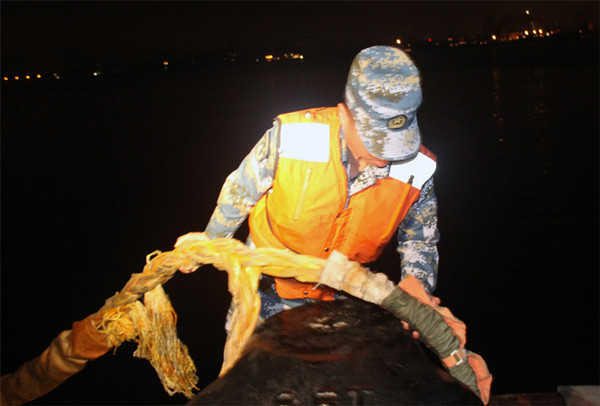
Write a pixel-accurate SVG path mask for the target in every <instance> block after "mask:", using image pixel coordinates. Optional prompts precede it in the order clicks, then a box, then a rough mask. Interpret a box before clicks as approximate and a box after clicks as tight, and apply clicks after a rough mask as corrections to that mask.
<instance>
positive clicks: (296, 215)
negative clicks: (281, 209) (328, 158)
mask: <svg viewBox="0 0 600 406" xmlns="http://www.w3.org/2000/svg"><path fill="white" fill-rule="evenodd" d="M311 174H312V168H306V173H305V174H304V183H303V184H302V189H300V195H299V196H298V203H297V204H296V210H294V217H293V220H294V221H298V220H299V219H300V215H301V214H302V209H303V208H304V202H305V201H306V194H307V193H308V183H309V181H310V175H311Z"/></svg>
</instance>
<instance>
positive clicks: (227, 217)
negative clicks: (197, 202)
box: [176, 46, 439, 319]
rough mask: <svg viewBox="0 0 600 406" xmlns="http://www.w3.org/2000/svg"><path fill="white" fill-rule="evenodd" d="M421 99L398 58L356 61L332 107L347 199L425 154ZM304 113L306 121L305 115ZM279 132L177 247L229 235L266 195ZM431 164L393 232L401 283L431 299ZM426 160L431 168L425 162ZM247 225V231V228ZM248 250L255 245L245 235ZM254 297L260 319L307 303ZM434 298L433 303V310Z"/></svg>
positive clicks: (265, 294) (379, 51) (393, 54)
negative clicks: (340, 99) (417, 286)
mask: <svg viewBox="0 0 600 406" xmlns="http://www.w3.org/2000/svg"><path fill="white" fill-rule="evenodd" d="M421 100H422V94H421V87H420V78H419V72H418V70H417V68H416V66H415V65H414V63H413V62H412V60H411V59H410V58H409V57H408V56H407V55H406V54H405V53H404V52H402V51H401V50H399V49H396V48H393V47H387V46H375V47H371V48H367V49H365V50H363V51H361V52H360V53H359V54H358V55H357V56H356V58H355V59H354V61H353V63H352V66H351V69H350V73H349V75H348V81H347V85H346V92H345V103H340V104H339V105H338V110H339V121H340V122H341V128H340V131H339V151H340V160H341V164H342V165H343V167H344V168H345V171H346V179H347V185H346V186H347V199H348V200H350V199H351V198H352V197H353V196H355V195H357V194H360V193H361V192H362V193H364V191H366V190H369V188H370V187H373V186H374V185H376V184H378V180H383V179H389V178H390V176H391V175H390V173H391V172H393V171H394V170H395V169H394V168H400V167H401V166H394V165H396V164H403V163H406V162H408V163H410V162H411V161H414V160H416V158H415V157H416V156H417V154H419V152H420V151H423V148H424V147H422V146H421V137H420V132H419V128H418V125H417V119H416V110H417V108H418V107H419V105H420V104H421ZM317 111H318V110H317ZM306 114H307V117H308V116H309V115H310V114H311V113H310V112H308V113H306ZM281 127H282V124H281V121H280V120H275V122H274V125H273V127H272V128H271V129H269V130H268V131H267V132H266V133H265V134H264V135H263V137H262V138H261V139H260V140H259V141H258V143H257V144H256V145H255V147H254V148H253V149H252V151H251V152H250V154H249V155H248V156H246V158H245V159H244V160H243V161H242V163H241V164H240V166H239V167H238V169H237V170H235V171H234V172H233V173H231V174H230V175H229V176H228V178H227V180H226V181H225V184H224V185H223V188H222V190H221V193H220V195H219V198H218V202H217V207H216V209H215V210H214V213H213V215H212V217H211V219H210V221H209V223H208V226H207V227H206V230H205V232H204V233H189V234H186V235H184V236H181V237H180V238H179V239H178V241H177V243H176V246H177V245H178V244H180V243H181V242H183V241H186V240H188V239H194V238H211V239H213V238H219V237H225V238H230V237H232V236H233V234H234V233H235V231H236V230H237V229H238V227H239V226H240V225H241V224H242V222H243V221H244V220H245V219H246V217H247V216H248V214H249V213H250V212H251V210H252V208H253V207H255V205H257V202H259V200H260V199H261V198H263V196H265V194H268V193H271V192H272V188H273V183H274V180H275V177H276V176H277V169H278V163H279V161H280V159H283V157H284V156H285V153H284V152H282V139H281V138H282V135H281V134H282V131H281V130H282V128H281ZM351 135H353V136H351ZM336 138H337V137H336ZM357 140H358V141H357ZM309 147H310V146H309ZM430 155H431V156H433V154H430ZM434 160H435V158H433V162H434V163H433V167H432V168H433V169H430V170H429V172H427V175H426V176H425V178H424V179H422V180H421V182H420V184H419V185H417V189H418V191H417V192H416V193H417V194H416V197H415V198H414V202H412V203H411V205H410V207H409V208H407V210H408V211H407V213H406V214H405V215H404V217H403V218H401V219H399V220H398V221H401V222H400V224H399V226H398V229H397V240H398V247H397V251H398V253H399V254H400V257H401V261H400V262H401V275H402V278H404V277H405V276H406V275H409V274H411V275H413V276H415V277H416V278H417V279H418V280H419V281H420V282H421V284H422V285H423V286H424V288H425V289H426V291H427V292H428V293H429V294H431V293H432V292H433V291H434V289H435V287H436V282H437V268H438V252H437V243H438V241H439V233H438V229H437V201H436V196H435V193H434V190H433V176H432V174H433V171H434V170H435V161H434ZM427 162H428V165H429V166H431V165H430V161H427ZM412 179H413V177H412V176H411V178H410V180H409V181H407V180H406V179H404V181H403V182H408V185H409V187H412V186H414V184H413V183H412ZM372 204H373V205H377V204H379V202H372ZM250 225H251V227H252V223H251V224H250ZM367 227H368V225H367ZM251 231H252V230H251ZM251 234H252V233H251ZM248 244H249V245H250V246H253V245H254V244H253V241H252V238H251V237H250V238H249V240H248ZM257 245H258V244H257ZM284 246H285V244H284ZM300 253H305V252H300ZM322 256H325V255H322ZM182 271H183V272H191V271H193V269H182ZM263 285H264V284H263ZM263 287H264V286H263ZM305 293H306V292H305ZM260 295H261V299H262V308H261V318H263V319H266V318H268V317H270V316H272V315H274V314H276V313H278V312H280V311H282V310H285V309H286V308H289V307H294V306H298V305H301V304H303V303H306V302H307V301H310V300H313V299H309V298H294V299H285V298H282V297H280V295H278V293H277V291H276V289H275V288H274V287H273V286H267V287H266V289H263V290H262V291H261V292H260ZM335 297H336V298H337V297H338V295H337V294H336V295H335ZM436 300H437V299H436V298H433V297H432V301H433V302H434V304H436V303H435V301H436Z"/></svg>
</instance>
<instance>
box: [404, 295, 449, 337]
mask: <svg viewBox="0 0 600 406" xmlns="http://www.w3.org/2000/svg"><path fill="white" fill-rule="evenodd" d="M440 304H442V300H441V299H440V298H439V297H436V296H432V295H429V305H430V306H431V307H434V308H435V307H438V306H439V305H440ZM402 327H404V330H411V328H410V324H408V323H407V322H405V321H402ZM412 336H413V338H414V339H419V332H418V331H416V330H413V332H412Z"/></svg>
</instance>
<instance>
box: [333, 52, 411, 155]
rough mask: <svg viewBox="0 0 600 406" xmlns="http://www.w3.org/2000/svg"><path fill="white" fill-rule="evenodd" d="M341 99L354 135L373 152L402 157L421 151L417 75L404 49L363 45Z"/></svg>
mask: <svg viewBox="0 0 600 406" xmlns="http://www.w3.org/2000/svg"><path fill="white" fill-rule="evenodd" d="M344 98H345V102H346V105H347V106H348V109H350V111H351V112H352V116H353V117H354V120H355V122H356V128H357V130H358V135H359V136H360V138H361V140H362V142H363V144H365V147H366V148H367V149H368V150H369V152H370V153H371V154H372V155H374V156H376V157H377V158H380V159H383V160H386V161H400V160H404V159H409V158H411V157H413V156H415V155H416V154H417V153H418V152H419V147H420V145H421V134H420V132H419V126H418V124H417V108H418V107H419V106H420V105H421V101H422V100H423V95H422V91H421V79H420V76H419V71H418V69H417V67H416V66H415V64H414V63H413V61H412V60H411V59H410V57H409V56H408V55H407V54H406V53H404V52H403V51H402V50H400V49H398V48H394V47H390V46H374V47H370V48H366V49H363V50H362V51H361V52H360V53H359V54H358V55H356V57H355V58H354V60H353V61H352V65H351V66H350V72H349V73H348V79H347V82H346V92H345V95H344Z"/></svg>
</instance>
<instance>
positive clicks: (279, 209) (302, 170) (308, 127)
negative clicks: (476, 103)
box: [249, 107, 435, 300]
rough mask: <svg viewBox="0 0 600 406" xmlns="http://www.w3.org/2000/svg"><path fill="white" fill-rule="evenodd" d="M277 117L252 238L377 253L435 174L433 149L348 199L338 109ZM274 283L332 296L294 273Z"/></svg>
mask: <svg viewBox="0 0 600 406" xmlns="http://www.w3.org/2000/svg"><path fill="white" fill-rule="evenodd" d="M278 118H279V120H280V123H281V125H280V131H281V132H280V149H279V151H280V155H279V162H278V165H277V172H276V174H275V179H274V182H273V187H272V189H271V190H269V192H267V193H266V194H265V195H264V196H263V197H262V198H261V199H260V200H259V202H258V203H257V204H256V206H255V207H254V208H253V209H252V210H251V211H250V218H249V225H250V233H251V235H252V240H253V242H254V243H255V244H256V246H257V247H262V246H271V247H277V248H288V249H291V250H293V251H295V252H298V253H302V254H308V255H313V256H317V257H322V258H327V257H328V256H329V254H330V253H331V251H332V250H334V249H335V250H338V251H340V252H341V253H343V254H345V255H347V256H348V257H349V258H350V259H352V260H354V261H358V262H361V263H367V262H372V261H374V260H375V259H377V257H379V255H380V254H381V252H382V250H383V248H384V247H385V245H386V244H387V243H388V242H389V240H390V239H391V237H392V236H393V235H394V234H395V232H396V230H397V228H398V226H399V224H400V222H401V221H402V219H403V218H404V217H405V216H406V213H407V212H408V210H409V208H410V206H411V205H412V204H413V203H414V202H415V201H416V200H417V199H418V198H419V194H420V189H421V187H422V185H423V184H424V183H425V182H426V181H427V180H428V179H429V178H430V177H431V176H432V175H433V172H434V171H435V156H434V155H433V154H431V153H430V152H429V151H428V150H427V149H426V148H424V147H423V148H422V150H421V153H419V155H417V157H415V158H414V159H412V160H411V161H408V162H402V163H395V164H393V165H392V166H391V170H390V176H389V177H388V178H385V179H377V181H376V183H375V184H374V185H372V186H369V187H367V188H365V189H364V190H362V191H360V192H358V193H355V194H354V195H352V196H351V197H350V199H347V193H348V192H347V185H348V181H347V177H346V168H345V167H344V165H343V164H342V162H341V150H340V139H339V132H340V122H339V118H338V109H337V108H336V107H334V108H324V109H314V110H305V111H300V112H295V113H288V114H284V115H281V116H279V117H278ZM325 157H327V159H325ZM411 178H412V185H411V184H410V183H409V179H411ZM347 200H348V201H347ZM276 288H277V292H278V294H279V295H280V296H282V297H285V298H289V299H293V298H306V297H310V298H316V299H322V300H331V299H333V292H332V291H331V290H328V289H325V290H322V289H314V290H313V289H312V285H307V284H303V283H300V282H297V281H296V280H295V279H278V280H276Z"/></svg>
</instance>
